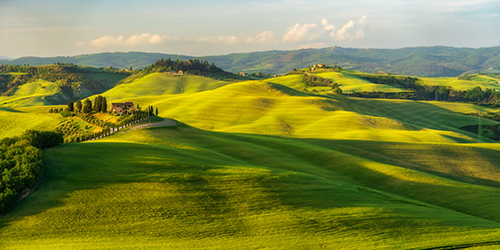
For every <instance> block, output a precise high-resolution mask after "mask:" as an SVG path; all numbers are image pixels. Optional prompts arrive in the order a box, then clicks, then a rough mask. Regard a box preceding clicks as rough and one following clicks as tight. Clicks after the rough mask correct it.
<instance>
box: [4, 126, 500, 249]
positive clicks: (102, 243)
mask: <svg viewBox="0 0 500 250" xmlns="http://www.w3.org/2000/svg"><path fill="white" fill-rule="evenodd" d="M393 145H396V144H393ZM443 147H445V146H444V145H443ZM462 147H464V148H468V147H469V146H466V145H464V146H462ZM367 149H369V147H368V148H367ZM493 150H497V149H493ZM379 151H380V154H381V155H384V154H385V155H387V157H392V156H391V153H390V151H389V152H388V153H385V151H384V150H379ZM481 159H482V160H483V161H488V160H489V156H483V157H482V158H481ZM46 161H47V169H46V174H45V180H44V182H43V183H42V184H41V186H40V187H39V188H38V189H37V190H36V191H35V192H34V193H33V194H32V195H30V196H29V197H28V198H27V199H25V200H24V201H23V202H22V203H21V204H19V205H18V207H17V208H16V209H15V210H13V211H11V212H9V213H7V214H5V215H3V216H2V217H0V238H1V239H2V241H0V247H1V248H2V249H33V248H36V249H54V248H57V249H166V248H175V249H179V248H189V249H228V248H235V249H257V248H264V249H297V248H300V249H318V248H328V249H409V248H412V249H413V248H431V247H441V246H464V245H471V246H472V245H474V244H481V243H484V242H492V241H498V238H499V236H500V223H499V221H500V211H499V210H498V209H497V207H498V206H499V205H500V198H499V197H500V191H499V190H498V189H496V188H493V187H488V186H481V185H473V184H469V183H467V182H458V181H454V180H449V179H445V178H442V177H437V176H434V175H431V174H428V173H424V172H420V171H416V170H411V169H407V168H402V167H398V166H395V165H391V164H384V163H378V162H375V161H371V160H369V159H366V158H361V157H357V156H352V155H350V154H345V153H340V152H339V151H336V150H334V146H332V145H328V143H326V144H325V142H324V141H321V140H312V139H309V140H307V141H306V140H302V139H280V138H271V137H265V136H257V135H238V134H226V133H217V132H208V131H201V130H198V129H194V128H191V127H188V126H186V125H179V126H177V127H174V128H157V129H148V130H137V131H133V132H129V133H126V134H118V135H115V136H112V137H110V138H107V139H104V140H99V141H95V142H90V143H78V144H67V145H64V146H60V147H57V148H53V149H50V150H47V151H46ZM458 194H460V196H458Z"/></svg>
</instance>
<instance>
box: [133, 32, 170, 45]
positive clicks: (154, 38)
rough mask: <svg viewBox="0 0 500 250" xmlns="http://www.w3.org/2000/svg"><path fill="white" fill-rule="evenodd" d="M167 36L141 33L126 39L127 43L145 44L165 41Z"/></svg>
mask: <svg viewBox="0 0 500 250" xmlns="http://www.w3.org/2000/svg"><path fill="white" fill-rule="evenodd" d="M164 41H165V36H160V35H158V34H156V35H150V34H149V33H142V34H141V35H133V36H131V37H130V38H129V39H127V40H126V41H125V44H126V45H143V44H156V43H163V42H164Z"/></svg>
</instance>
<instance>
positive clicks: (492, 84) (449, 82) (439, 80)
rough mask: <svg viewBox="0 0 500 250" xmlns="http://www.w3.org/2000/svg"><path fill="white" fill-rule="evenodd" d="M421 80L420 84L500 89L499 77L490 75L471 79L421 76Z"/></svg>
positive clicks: (463, 88)
mask: <svg viewBox="0 0 500 250" xmlns="http://www.w3.org/2000/svg"><path fill="white" fill-rule="evenodd" d="M419 78H420V79H421V81H420V82H419V83H420V84H423V85H428V86H451V87H453V88H454V89H458V90H467V89H472V88H474V87H476V86H479V87H481V89H487V88H488V89H495V90H497V91H499V90H500V84H498V83H497V82H498V81H499V80H498V79H494V78H490V77H488V76H476V77H474V78H472V79H471V80H460V79H458V78H457V77H432V78H431V77H419Z"/></svg>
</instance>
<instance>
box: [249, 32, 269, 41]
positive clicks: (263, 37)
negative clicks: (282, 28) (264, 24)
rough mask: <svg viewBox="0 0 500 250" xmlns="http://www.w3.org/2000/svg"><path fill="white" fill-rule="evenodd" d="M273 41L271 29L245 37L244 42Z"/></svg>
mask: <svg viewBox="0 0 500 250" xmlns="http://www.w3.org/2000/svg"><path fill="white" fill-rule="evenodd" d="M273 41H274V33H273V32H272V31H264V32H262V33H260V34H258V35H257V36H255V37H247V38H246V39H245V42H246V43H270V42H273Z"/></svg>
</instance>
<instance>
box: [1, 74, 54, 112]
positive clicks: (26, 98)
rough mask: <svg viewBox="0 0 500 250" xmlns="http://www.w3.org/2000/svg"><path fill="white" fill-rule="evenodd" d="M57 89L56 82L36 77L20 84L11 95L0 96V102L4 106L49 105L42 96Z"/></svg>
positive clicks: (51, 93) (48, 94)
mask: <svg viewBox="0 0 500 250" xmlns="http://www.w3.org/2000/svg"><path fill="white" fill-rule="evenodd" d="M57 91H58V89H57V83H54V82H48V81H45V80H42V79H38V80H36V81H34V82H31V83H28V84H24V85H22V86H20V87H19V88H18V89H17V90H16V91H15V93H14V94H13V95H12V96H2V97H0V103H1V104H2V106H6V107H25V106H41V105H50V103H48V102H47V101H46V100H45V99H44V97H46V96H50V95H54V94H56V93H57Z"/></svg>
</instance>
